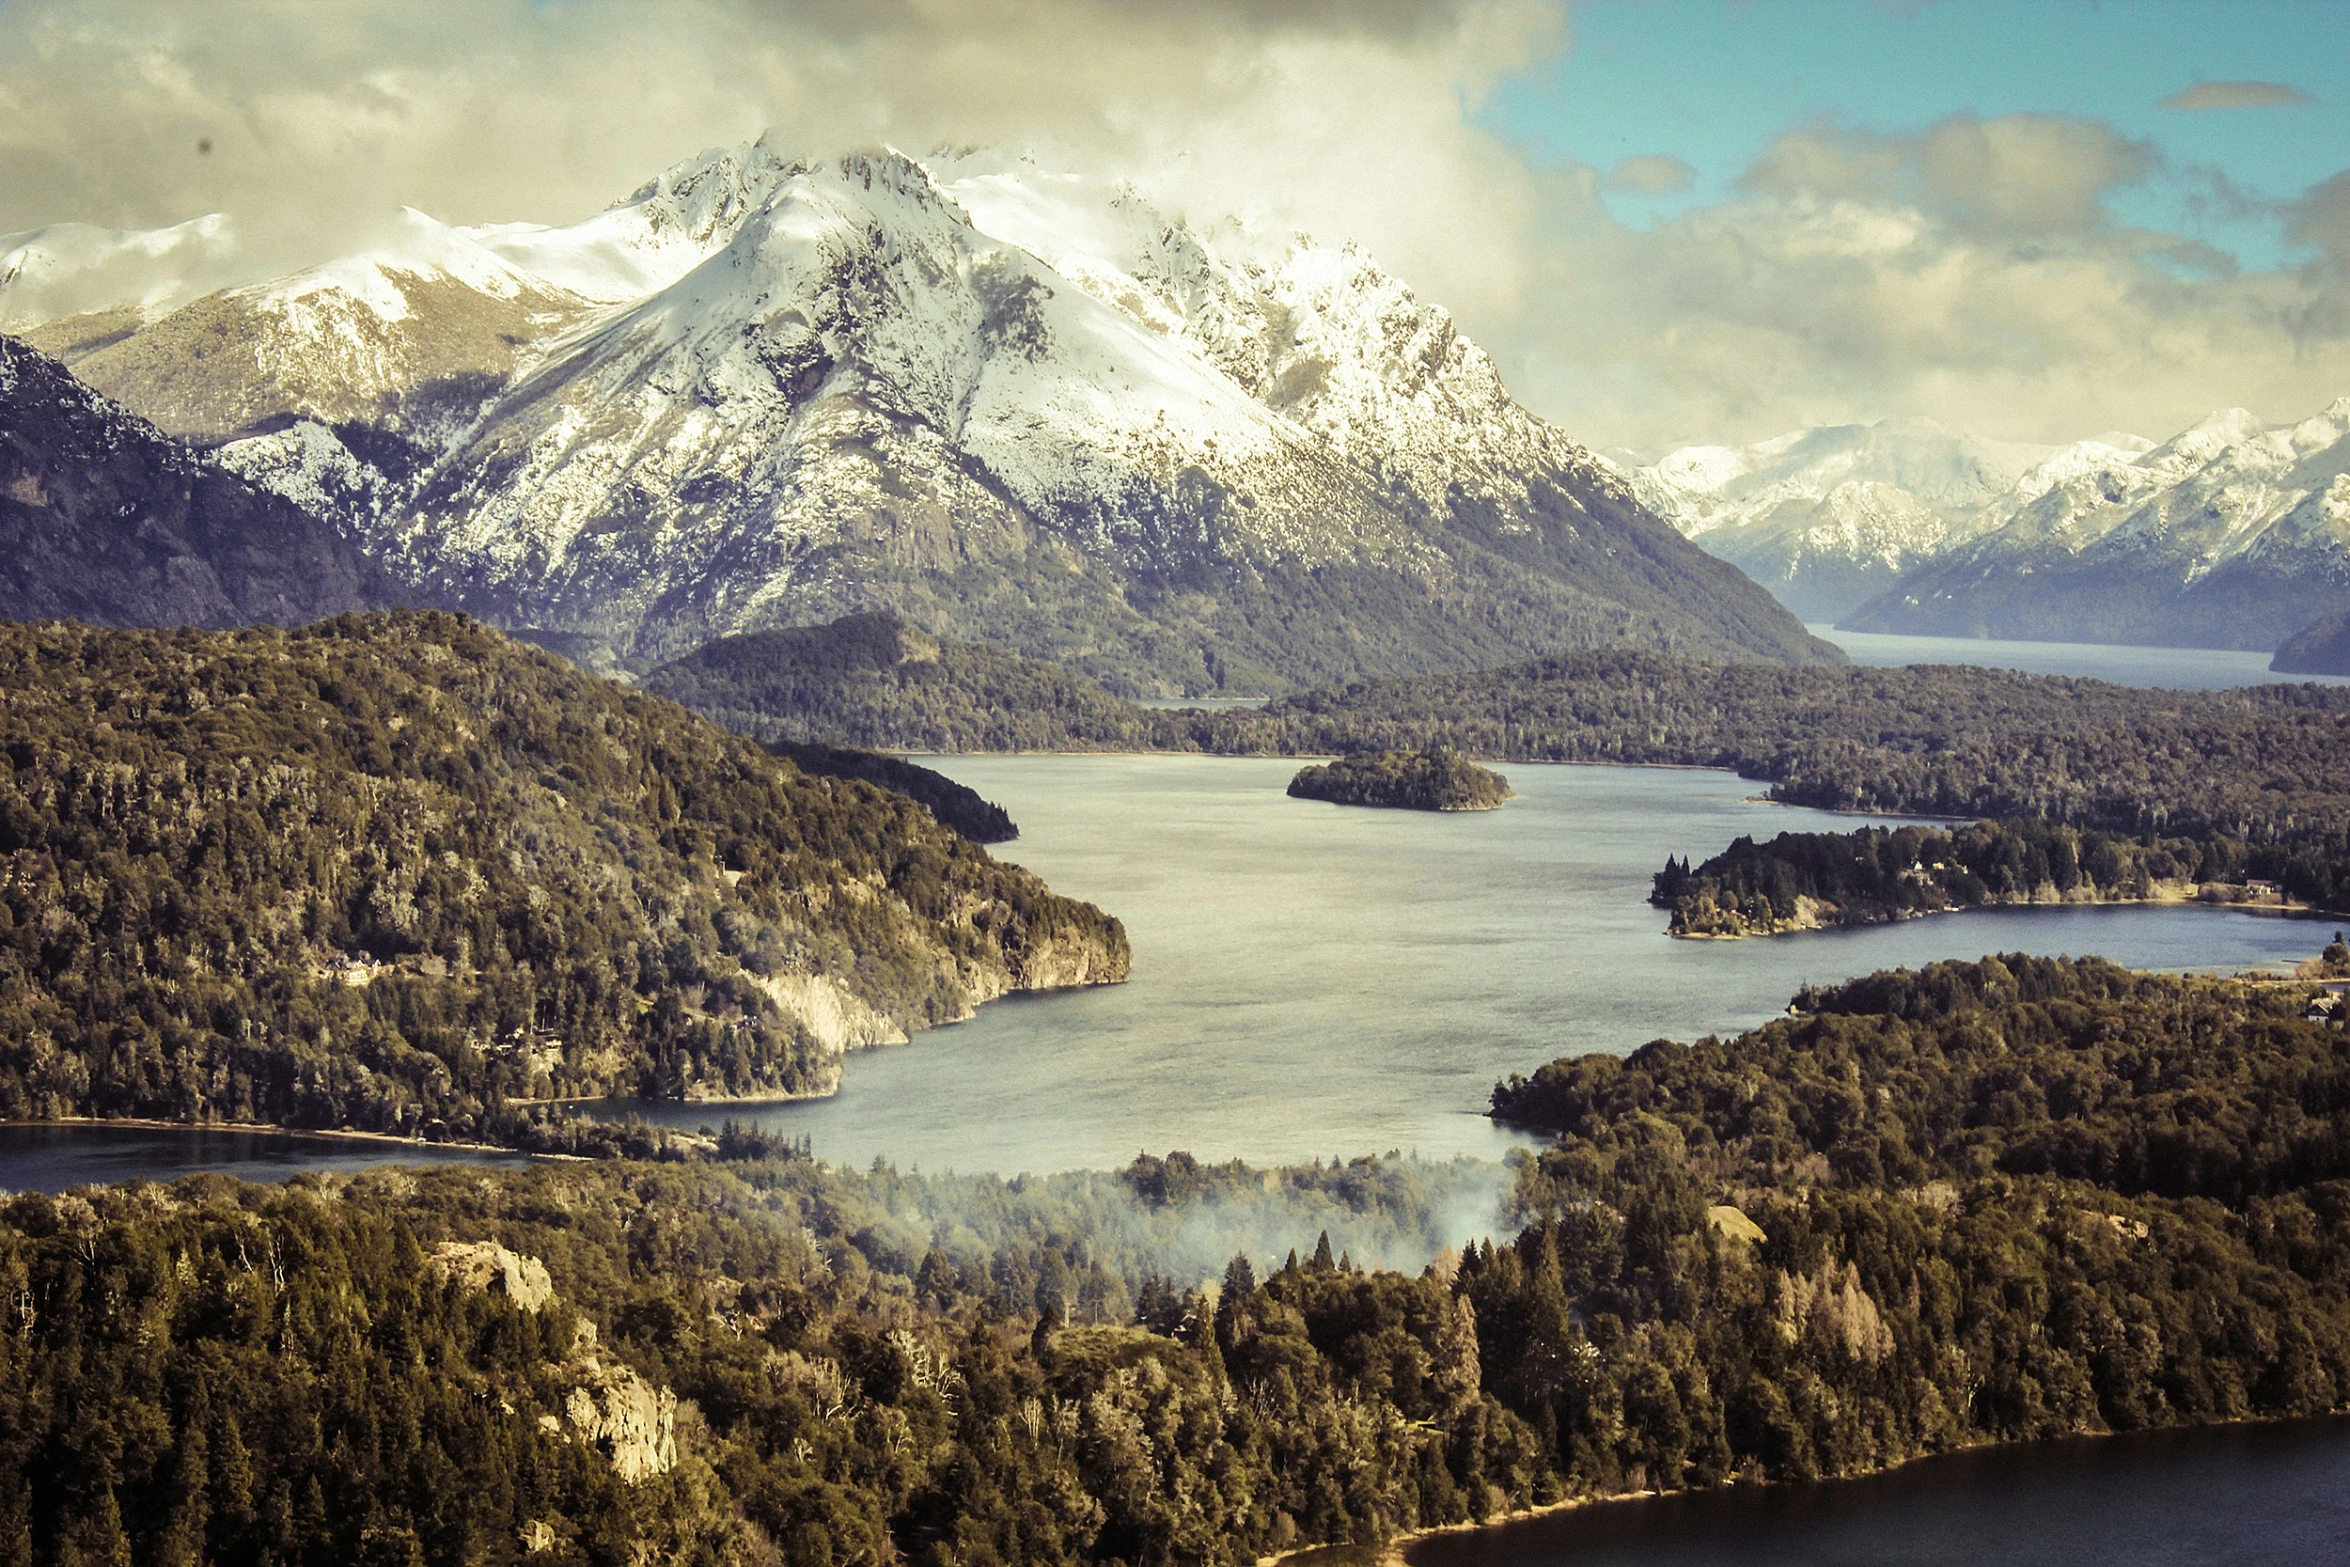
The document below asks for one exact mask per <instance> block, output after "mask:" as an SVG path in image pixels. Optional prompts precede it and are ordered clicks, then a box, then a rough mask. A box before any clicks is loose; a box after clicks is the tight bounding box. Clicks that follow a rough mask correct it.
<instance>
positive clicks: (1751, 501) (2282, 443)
mask: <svg viewBox="0 0 2350 1567" xmlns="http://www.w3.org/2000/svg"><path fill="white" fill-rule="evenodd" d="M2346 471H2350V399H2344V400H2343V401H2340V402H2337V403H2335V404H2333V405H2332V406H2331V407H2329V408H2327V409H2326V410H2325V411H2323V412H2322V413H2319V414H2317V415H2315V416H2314V417H2312V418H2309V419H2305V420H2302V421H2300V422H2299V423H2296V424H2285V425H2274V426H2271V425H2264V424H2262V423H2261V422H2260V421H2259V420H2257V419H2255V418H2254V417H2253V416H2252V415H2251V414H2249V413H2247V412H2245V411H2244V410H2242V409H2227V410H2223V411H2221V412H2219V413H2215V414H2213V415H2211V416H2210V417H2208V418H2206V419H2204V420H2202V421H2201V422H2200V423H2198V424H2196V425H2195V426H2194V427H2193V428H2191V429H2189V430H2186V431H2184V432H2182V433H2180V434H2179V435H2177V436H2174V437H2173V438H2172V439H2171V440H2169V441H2167V442H2165V443H2163V444H2162V445H2160V446H2156V445H2154V444H2152V443H2151V442H2148V441H2145V440H2142V439H2139V438H2138V437H2135V436H2128V435H2106V436H2099V437H2096V438H2094V439H2091V440H2086V441H2081V442H2077V443H2075V444H2074V445H2071V446H2066V447H2032V446H2017V445H2009V444H2003V443H1997V442H1990V441H1983V440H1980V439H1977V438H1975V437H1972V436H1967V435H1963V434H1960V433H1958V432H1955V431H1951V430H1947V429H1944V428H1942V427H1940V426H1938V425H1934V424H1931V423H1927V422H1924V421H1910V422H1895V423H1885V424H1878V425H1847V426H1837V427H1831V428H1823V429H1815V430H1804V431H1798V432H1796V433H1794V434H1791V435H1786V436H1781V437H1779V438H1777V439H1776V440H1771V441H1764V442H1760V443H1758V444H1756V445H1753V446H1747V447H1690V448H1685V449H1683V450H1681V451H1677V452H1674V453H1673V454H1671V455H1670V456H1668V457H1666V458H1665V459H1664V460H1663V461H1661V462H1659V463H1657V464H1655V465H1654V466H1652V467H1647V468H1641V469H1636V470H1633V471H1631V472H1630V473H1629V475H1628V478H1629V481H1630V483H1631V484H1632V486H1633V488H1634V490H1635V492H1636V493H1638V494H1639V495H1640V497H1641V498H1642V499H1643V500H1644V501H1646V502H1647V503H1648V504H1649V505H1650V506H1652V507H1653V508H1655V509H1656V510H1657V511H1658V512H1659V514H1661V515H1663V516H1665V517H1667V518H1669V519H1670V520H1671V521H1672V522H1673V523H1674V524H1675V526H1677V527H1679V528H1680V529H1681V530H1682V531H1683V532H1684V533H1686V534H1687V535H1688V536H1689V537H1691V538H1692V539H1694V540H1696V541H1697V542H1698V543H1699V544H1700V545H1701V546H1703V547H1704V548H1706V549H1708V550H1710V551H1712V552H1713V553H1715V554H1717V555H1720V556H1721V557H1723V558H1724V559H1726V560H1730V561H1732V562H1734V563H1736V564H1737V565H1738V566H1740V567H1741V568H1742V569H1744V570H1745V571H1747V572H1748V573H1750V574H1751V575H1753V576H1754V577H1755V578H1756V579H1757V580H1758V581H1761V582H1763V583H1764V584H1765V585H1767V586H1769V587H1770V588H1771V589H1772V591H1773V592H1774V593H1776V594H1778V596H1779V597H1780V599H1781V601H1782V602H1784V603H1786V604H1787V605H1788V606H1789V607H1790V608H1793V609H1794V610H1796V611H1797V613H1799V614H1801V615H1802V616H1804V618H1805V619H1807V620H1812V621H1821V620H1829V621H1833V622H1834V623H1835V624H1837V625H1839V626H1841V627H1844V628H1846V629H1848V630H1855V631H1893V632H1909V633H1918V634H1930V635H1940V636H1961V637H1981V636H1989V637H2014V638H2024V639H2047V640H2057V641H2082V642H2125V643H2145V644H2157V645H2170V646H2184V647H2215V648H2257V649H2268V648H2274V647H2276V646H2278V645H2279V643H2280V642H2282V641H2283V640H2284V639H2285V638H2286V637H2287V636H2288V635H2290V634H2291V633H2293V632H2294V631H2295V630H2296V629H2297V628H2299V627H2301V626H2303V625H2305V624H2307V623H2309V622H2310V621H2312V620H2313V619H2316V618H2319V617H2321V616H2323V615H2325V614H2327V613H2329V612H2335V611H2339V610H2340V609H2341V608H2342V607H2343V606H2344V604H2345V603H2346V602H2350V479H2345V477H2344V474H2345V472H2346Z"/></svg>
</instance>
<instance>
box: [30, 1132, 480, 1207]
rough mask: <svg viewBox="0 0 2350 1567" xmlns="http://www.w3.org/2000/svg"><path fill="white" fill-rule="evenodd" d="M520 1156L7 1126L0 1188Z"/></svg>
mask: <svg viewBox="0 0 2350 1567" xmlns="http://www.w3.org/2000/svg"><path fill="white" fill-rule="evenodd" d="M521 1158H522V1155H520V1154H502V1153H483V1152H481V1151H479V1150H471V1149H453V1148H435V1147H432V1146H431V1145H429V1144H422V1143H381V1142H373V1141H368V1140H363V1139H360V1138H351V1137H302V1136H299V1135H295V1134H291V1133H282V1132H228V1131H216V1130H213V1129H210V1128H204V1127H190V1128H185V1129H182V1128H179V1127H164V1126H79V1125H76V1126H0V1192H61V1191H64V1190H65V1189H66V1188H68V1187H72V1186H85V1185H90V1186H94V1185H99V1184H104V1183H111V1182H115V1181H127V1180H130V1179H132V1178H133V1177H139V1178H143V1179H146V1180H150V1181H173V1180H177V1179H179V1178H180V1177H181V1176H183V1175H194V1174H196V1173H197V1172H198V1171H203V1170H216V1171H218V1172H220V1173H221V1174H223V1175H233V1176H235V1177H237V1178H238V1179H239V1180H245V1181H282V1180H285V1179H286V1178H287V1177H289V1176H292V1175H295V1174H298V1173H299V1172H301V1171H304V1170H361V1169H365V1168H367V1167H368V1166H369V1165H376V1164H439V1163H443V1162H446V1161H450V1160H461V1161H465V1162H481V1161H485V1160H486V1161H490V1162H495V1163H506V1162H514V1161H519V1160H520V1159H521Z"/></svg>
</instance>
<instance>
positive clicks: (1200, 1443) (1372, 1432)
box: [0, 958, 2350, 1567]
mask: <svg viewBox="0 0 2350 1567" xmlns="http://www.w3.org/2000/svg"><path fill="white" fill-rule="evenodd" d="M2315 994H2317V992H2315V991H2314V990H2312V989H2311V988H2310V987H2285V988H2259V987H2253V986H2247V985H2243V984H2235V983H2228V982H2218V981H2207V980H2181V979H2175V978H2164V977H2158V976H2148V975H2140V974H2132V973H2128V972H2126V971H2123V970H2120V969H2116V968H2114V967H2112V966H2111V965H2108V964H2103V963H2099V962H2096V961H2093V960H2092V961H2086V962H2080V963H2070V962H2049V961H2043V960H2034V959H2025V958H2007V959H1999V960H1989V959H1987V960H1985V961H1983V962H1982V963H1979V964H1943V965H1937V966H1936V967H1934V968H1932V969H1928V970H1926V971H1924V972H1923V973H1918V974H1910V973H1894V974H1880V975H1875V976H1871V977H1870V978H1868V979H1866V980H1861V981H1856V982H1854V983H1853V984H1850V985H1845V986H1841V987H1838V988H1837V989H1835V990H1832V991H1825V992H1811V993H1806V994H1805V995H1804V996H1802V997H1799V998H1798V1007H1799V1008H1800V1009H1801V1014H1802V1015H1800V1016H1797V1017H1794V1018H1790V1019H1787V1020H1784V1021H1781V1022H1777V1023H1774V1024H1772V1025H1770V1026H1768V1027H1766V1028H1764V1029H1761V1030H1757V1031H1755V1032H1754V1033H1752V1034H1749V1035H1746V1036H1743V1037H1741V1038H1740V1039H1737V1040H1732V1041H1720V1040H1705V1041H1701V1042H1699V1043H1698V1044H1696V1045H1693V1046H1680V1045H1673V1044H1668V1043H1663V1042H1659V1043H1656V1044H1652V1045H1649V1046H1647V1047H1645V1048H1643V1049H1642V1050H1640V1051H1638V1052H1636V1053H1634V1054H1633V1055H1632V1056H1630V1057H1628V1058H1617V1057H1609V1056H1593V1057H1585V1058H1582V1059H1579V1060H1574V1061H1561V1062H1558V1063H1554V1064H1553V1065H1551V1066H1548V1067H1545V1068H1543V1069H1542V1071H1540V1072H1538V1073H1537V1074H1536V1075H1535V1076H1534V1077H1533V1078H1532V1079H1531V1080H1513V1082H1511V1083H1509V1084H1506V1085H1503V1086H1502V1087H1501V1088H1499V1089H1498V1090H1497V1091H1496V1108H1497V1112H1498V1113H1502V1114H1506V1115H1509V1116H1512V1117H1514V1118H1516V1119H1519V1120H1521V1121H1523V1122H1525V1123H1527V1124H1530V1125H1536V1126H1540V1127H1542V1128H1544V1129H1545V1130H1547V1131H1550V1132H1552V1133H1553V1134H1555V1136H1556V1137H1557V1139H1558V1140H1557V1142H1556V1144H1555V1146H1553V1147H1551V1148H1548V1149H1546V1150H1545V1151H1544V1152H1543V1153H1542V1154H1541V1155H1540V1156H1539V1157H1538V1158H1537V1159H1535V1160H1532V1161H1529V1162H1528V1163H1527V1164H1526V1165H1524V1166H1523V1167H1521V1169H1520V1170H1519V1172H1518V1174H1517V1178H1516V1179H1517V1186H1516V1190H1515V1193H1514V1195H1513V1196H1512V1198H1511V1202H1512V1204H1513V1206H1514V1209H1515V1212H1516V1217H1515V1218H1513V1219H1511V1220H1509V1224H1510V1226H1511V1227H1512V1228H1514V1229H1515V1230H1516V1234H1515V1238H1514V1239H1512V1240H1510V1241H1508V1242H1506V1243H1504V1244H1494V1243H1492V1242H1480V1243H1478V1244H1474V1245H1470V1246H1468V1247H1467V1249H1466V1250H1465V1251H1464V1252H1462V1253H1459V1254H1457V1255H1456V1254H1453V1253H1451V1252H1449V1251H1439V1250H1438V1248H1439V1246H1440V1244H1441V1241H1442V1240H1443V1239H1444V1238H1445V1231H1446V1227H1447V1225H1448V1224H1471V1225H1475V1226H1477V1227H1479V1228H1483V1227H1485V1226H1486V1225H1487V1224H1488V1223H1489V1222H1490V1221H1489V1220H1488V1219H1487V1218H1485V1217H1483V1216H1482V1215H1484V1214H1487V1213H1490V1212H1491V1209H1490V1208H1488V1207H1486V1206H1485V1205H1486V1204H1490V1203H1491V1202H1492V1201H1493V1199H1494V1197H1495V1196H1496V1195H1497V1193H1496V1191H1495V1188H1494V1187H1493V1186H1491V1185H1483V1186H1482V1187H1481V1188H1480V1182H1479V1180H1478V1176H1477V1169H1478V1167H1476V1166H1473V1165H1467V1164H1465V1163H1464V1164H1460V1165H1453V1166H1430V1165H1424V1164H1420V1163H1417V1162H1415V1161H1398V1160H1394V1159H1387V1160H1379V1159H1358V1160H1356V1161H1354V1162H1353V1163H1351V1164H1348V1165H1345V1166H1343V1167H1341V1166H1339V1165H1337V1164H1335V1163H1334V1164H1332V1165H1331V1166H1329V1167H1328V1168H1320V1167H1314V1168H1306V1169H1291V1170H1281V1171H1272V1172H1260V1171H1254V1170H1250V1169H1248V1168H1246V1167H1245V1166H1240V1165H1203V1164H1201V1163H1199V1162H1198V1161H1195V1160H1193V1159H1190V1158H1188V1157H1187V1156H1185V1155H1182V1154H1170V1155H1168V1156H1166V1157H1164V1158H1155V1157H1143V1158H1138V1159H1137V1160H1136V1161H1135V1162H1134V1164H1133V1165H1132V1166H1131V1167H1129V1168H1128V1169H1127V1170H1126V1171H1124V1172H1122V1173H1120V1174H1116V1175H1109V1174H1095V1175H1068V1176H1056V1177H1052V1178H1050V1179H1046V1180H1036V1179H1032V1178H1022V1179H1019V1180H1014V1181H1003V1180H998V1179H994V1178H986V1177H980V1178H967V1177H966V1178H958V1177H927V1178H925V1177H920V1176H907V1175H901V1174H899V1173H898V1172H896V1171H893V1170H890V1169H889V1168H888V1167H886V1166H881V1165H877V1166H876V1167H875V1168H874V1169H873V1170H871V1171H869V1172H863V1173H855V1172H846V1171H839V1170H833V1169H829V1168H827V1167H825V1166H822V1165H819V1164H815V1163H813V1162H811V1161H809V1160H807V1159H805V1158H804V1157H790V1156H786V1157H780V1158H778V1157H774V1156H773V1155H772V1151H771V1150H767V1149H764V1148H762V1147H761V1146H759V1142H760V1140H759V1139H758V1138H757V1136H756V1135H754V1134H745V1133H742V1132H741V1131H739V1129H733V1128H730V1129H729V1130H728V1131H727V1132H726V1133H725V1134H723V1135H722V1136H720V1137H719V1138H718V1139H717V1140H716V1143H715V1146H714V1148H712V1149H711V1150H709V1151H708V1152H707V1153H705V1154H704V1155H703V1156H702V1157H699V1158H696V1159H692V1160H687V1161H683V1162H669V1163H661V1164H644V1163H630V1162H623V1161H605V1162H598V1163H567V1164H561V1165H551V1166H540V1167H536V1168H528V1169H520V1170H516V1169H503V1170H495V1171H484V1170H458V1169H439V1170H434V1171H430V1172H410V1171H397V1170H379V1171H373V1172H369V1173H367V1174H364V1175H359V1176H354V1177H331V1176H329V1177H320V1176H306V1177H303V1178H302V1179H300V1180H298V1181H296V1182H295V1183H293V1184H292V1185H290V1186H287V1187H282V1188H265V1187H252V1186H241V1185H238V1184H237V1183H234V1182H231V1181H228V1180H225V1179H223V1178H220V1177H195V1178H191V1179H189V1180H185V1181H182V1182H179V1183H178V1184H176V1185H174V1186H171V1187H168V1188H164V1187H155V1186H148V1185H144V1184H133V1185H131V1186H129V1187H124V1188H118V1189H114V1190H95V1191H87V1192H83V1193H76V1194H71V1195H68V1196H65V1197H61V1198H48V1197H30V1196H28V1197H19V1198H17V1199H15V1200H13V1201H12V1202H9V1203H7V1204H6V1205H4V1206H0V1293H4V1295H5V1298H6V1299H7V1300H8V1301H10V1302H12V1303H13V1304H12V1305H11V1306H10V1309H8V1310H7V1311H5V1312H0V1561H7V1562H9V1563H11V1564H13V1563H17V1562H23V1563H27V1564H39V1567H49V1564H51V1563H67V1562H73V1563H80V1562H86V1561H91V1560H110V1561H111V1560H126V1559H128V1560H140V1561H147V1560H153V1561H158V1562H182V1561H188V1562H192V1561H219V1562H225V1563H248V1562H250V1563H260V1562H264V1561H268V1562H285V1563H290V1562H319V1563H326V1562H346V1561H356V1562H370V1563H372V1562H376V1561H394V1562H429V1563H434V1564H439V1563H444V1562H445V1563H459V1562H475V1561H488V1562H502V1561H508V1560H514V1559H518V1558H521V1557H523V1556H526V1555H528V1556H531V1557H533V1558H535V1559H539V1560H546V1561H552V1562H557V1563H562V1562H574V1561H578V1562H614V1563H618V1562H636V1563H651V1562H658V1563H670V1562H676V1563H686V1562H705V1563H760V1564H769V1563H779V1562H789V1563H792V1564H794V1567H799V1564H804V1563H811V1562H816V1563H821V1562H831V1563H836V1564H838V1563H848V1562H856V1561H863V1562H869V1563H880V1562H886V1561H893V1560H896V1561H912V1562H918V1563H924V1564H938V1567H944V1564H947V1563H983V1564H984V1563H995V1564H1014V1563H1018V1564H1056V1563H1064V1562H1090V1563H1103V1564H1107V1563H1110V1562H1122V1563H1126V1564H1129V1567H1139V1564H1146V1563H1148V1564H1162V1563H1193V1562H1197V1563H1219V1564H1221V1563H1234V1564H1237V1563H1244V1562H1250V1561H1253V1560H1255V1559H1256V1558H1258V1557H1259V1556H1261V1555H1263V1554H1265V1553H1267V1552H1270V1551H1274V1550H1277V1549H1281V1548H1284V1547H1288V1546H1296V1545H1306V1544H1311V1543H1315V1542H1319V1541H1335V1540H1364V1541H1368V1540H1378V1539H1383V1538H1389V1537H1392V1536H1393V1535H1395V1534H1397V1533H1399V1532H1402V1531H1406V1530H1410V1529H1415V1528H1424V1527H1428V1526H1431V1525H1436V1524H1443V1523H1454V1522H1463V1521H1472V1520H1476V1519H1482V1518H1487V1517H1491V1516H1493V1515H1494V1514H1496V1513H1497V1512H1500V1511H1502V1510H1505V1509H1508V1508H1512V1507H1517V1506H1523V1505H1526V1504H1529V1503H1540V1502H1548V1501H1554V1500H1559V1499H1562V1498H1568V1497H1576V1496H1592V1495H1605V1494H1613V1493H1617V1492H1621V1491H1624V1490H1627V1489H1640V1488H1647V1489H1671V1488H1675V1487H1687V1486H1705V1485H1716V1484H1722V1483H1727V1482H1731V1481H1736V1480H1757V1479H1769V1478H1799V1477H1812V1476H1819V1475H1833V1474H1848V1473H1858V1472H1863V1471H1867V1470H1870V1469H1875V1468H1879V1467H1882V1466H1885V1465H1887V1464H1891V1463H1895V1462H1899V1461H1901V1460H1903V1459H1906V1458H1909V1457H1912V1456H1915V1455H1918V1454H1922V1453H1928V1452H1936V1451H1944V1450H1948V1449H1951V1448H1955V1447H1960V1446H1965V1445H1969V1444H1974V1443H1981V1442H1987V1441H2001V1440H2017V1439H2026V1438H2039V1437H2048V1436H2055V1435H2060V1434H2067V1433H2075V1432H2091V1431H2105V1430H2126V1429H2141V1428H2149V1427H2160V1426H2169V1425H2179V1424H2188V1423H2197V1422H2206V1421H2216V1420H2228V1419H2241V1418H2251V1417H2262V1416H2281V1415H2293V1414H2308V1413H2315V1412H2319V1411H2324V1410H2333V1409H2339V1408H2341V1407H2343V1406H2344V1405H2345V1403H2350V1065H2346V1064H2345V1059H2344V1057H2345V1046H2344V1040H2345V1037H2346V1036H2345V1035H2344V1034H2343V1033H2342V1032H2341V1031H2340V1029H2339V1028H2338V1027H2336V1026H2332V1025H2330V1024H2329V1023H2328V1022H2326V1021H2323V1020H2318V1021H2312V1020H2311V1017H2310V1013H2311V1011H2312V1000H2311V998H2312V996H2313V995H2315ZM1494 1217H1495V1218H1498V1217H1499V1215H1494ZM1317 1236H1318V1238H1317ZM1465 1238H1466V1237H1464V1239H1465ZM1234 1250H1237V1252H1238V1255H1233V1254H1232V1253H1233V1251H1234ZM1432 1253H1433V1254H1434V1255H1435V1260H1434V1261H1433V1262H1430V1263H1427V1264H1426V1266H1424V1267H1423V1266H1422V1263H1423V1261H1424V1260H1425V1259H1426V1258H1428V1257H1429V1256H1430V1255H1431V1254H1432ZM1220 1257H1221V1258H1229V1260H1228V1261H1219V1260H1217V1259H1218V1258H1220ZM1283 1257H1286V1260H1277V1259H1281V1258H1283ZM1381 1263H1385V1264H1388V1265H1400V1268H1399V1270H1398V1271H1386V1269H1385V1268H1382V1267H1381V1266H1379V1264H1381Z"/></svg>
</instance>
